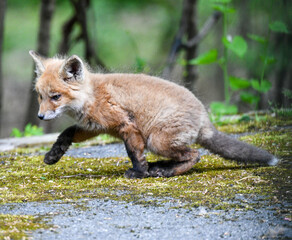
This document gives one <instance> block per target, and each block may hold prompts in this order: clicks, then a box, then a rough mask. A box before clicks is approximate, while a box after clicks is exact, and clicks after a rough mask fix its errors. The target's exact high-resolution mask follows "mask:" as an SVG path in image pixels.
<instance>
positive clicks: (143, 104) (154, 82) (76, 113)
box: [30, 51, 271, 177]
mask: <svg viewBox="0 0 292 240" xmlns="http://www.w3.org/2000/svg"><path fill="white" fill-rule="evenodd" d="M30 54H31V55H32V57H33V59H34V60H35V62H36V66H37V70H36V72H37V74H38V78H37V81H36V86H35V88H36V91H37V92H38V94H39V103H40V110H39V113H38V114H39V117H40V118H41V119H44V120H50V119H53V118H56V117H58V116H60V115H62V114H63V113H67V114H69V115H70V116H72V117H74V118H75V119H76V120H77V123H78V126H73V127H71V128H69V129H67V130H66V131H64V133H62V134H61V135H60V138H59V140H58V141H57V143H56V144H55V145H54V146H53V148H52V150H51V151H50V152H49V153H48V155H47V156H46V158H45V162H47V163H49V164H50V163H55V162H57V161H58V160H59V158H60V157H61V156H62V154H64V152H65V150H62V149H68V147H69V145H70V144H71V142H72V141H83V140H86V139H87V138H91V137H93V136H96V135H98V134H100V133H109V134H112V135H114V136H116V137H120V138H121V139H122V140H123V141H124V143H125V146H126V149H127V152H128V155H129V157H130V158H131V160H132V163H133V168H132V169H129V170H128V171H127V173H126V176H127V177H147V176H174V175H178V174H182V173H184V172H186V171H188V170H189V169H190V168H191V167H192V166H193V165H194V164H195V163H196V162H197V161H198V160H199V155H198V152H196V151H195V150H191V149H189V148H188V147H187V146H188V145H189V144H191V143H194V142H196V141H199V142H200V143H203V144H205V145H206V146H209V147H210V148H211V149H212V148H213V151H214V152H216V151H217V152H218V153H221V154H223V155H224V154H225V153H226V152H227V155H226V156H227V157H230V158H232V159H233V158H234V159H237V156H238V157H239V159H240V160H241V158H242V160H245V158H246V157H245V156H244V157H245V158H244V157H242V156H241V155H240V154H239V155H238V154H237V155H236V154H234V153H233V152H232V153H228V151H226V146H224V144H222V142H220V139H221V138H222V139H223V140H224V139H225V140H226V142H228V143H229V142H230V141H231V140H230V141H229V138H226V137H225V136H223V135H222V134H217V130H216V129H215V128H214V127H213V125H212V124H211V123H210V121H209V118H208V114H207V112H206V111H205V108H204V106H203V105H202V103H201V102H200V101H199V100H198V99H197V98H196V97H195V96H194V95H193V94H192V93H191V92H190V91H188V90H187V89H186V88H184V87H181V86H178V85H176V84H174V83H171V82H169V81H166V80H163V79H161V78H158V77H153V76H148V75H144V74H118V73H117V74H98V73H91V72H90V71H89V70H88V69H87V68H86V64H84V63H83V62H82V60H81V59H80V58H79V57H77V56H72V57H70V58H68V59H59V58H49V59H44V58H42V57H40V56H39V55H37V54H36V53H35V52H32V51H31V52H30ZM68 136H69V137H68ZM214 137H220V139H219V140H218V141H217V139H215V138H214ZM64 143H66V144H65V145H66V146H65V145H64ZM213 143H215V145H216V146H213V145H214V144H213ZM236 146H240V143H239V144H237V145H236ZM244 146H245V145H244ZM146 148H147V149H149V150H150V151H152V152H154V153H157V154H159V155H162V156H165V157H168V158H171V159H172V160H173V161H175V162H169V165H168V166H166V165H165V164H160V163H158V164H157V165H153V164H150V165H149V164H148V163H147V162H146V160H145V156H144V149H146ZM239 148H240V147H239ZM227 149H228V147H227ZM249 149H250V148H249V147H247V150H249ZM253 150H254V149H253ZM58 151H59V152H58ZM236 151H237V150H236ZM254 151H255V152H257V150H254ZM263 156H264V157H268V158H271V156H270V155H265V154H263ZM256 157H258V156H256ZM268 160H271V159H268ZM256 161H259V162H260V160H256Z"/></svg>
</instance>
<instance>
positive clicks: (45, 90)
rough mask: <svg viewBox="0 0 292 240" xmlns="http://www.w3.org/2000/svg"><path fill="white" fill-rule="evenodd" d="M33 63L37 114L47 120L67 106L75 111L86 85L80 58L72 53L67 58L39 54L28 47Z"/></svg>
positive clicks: (81, 103) (80, 102)
mask: <svg viewBox="0 0 292 240" xmlns="http://www.w3.org/2000/svg"><path fill="white" fill-rule="evenodd" d="M29 54H30V55H31V56H32V58H33V60H34V61H35V64H36V74H37V79H36V84H35V89H36V91H37V93H38V101H39V104H40V108H39V112H38V117H39V118H40V119H42V120H50V119H54V118H56V117H58V116H60V115H61V114H62V113H64V112H66V111H68V110H71V111H78V109H80V108H82V106H83V104H84V101H82V97H81V99H80V96H82V95H84V94H82V92H84V90H85V89H87V88H86V87H85V85H86V74H87V71H86V68H85V66H84V64H83V62H82V60H81V59H80V58H79V57H78V56H76V55H73V56H71V57H69V58H67V59H60V58H47V59H46V58H43V57H41V56H40V55H39V54H37V53H36V52H34V51H30V52H29Z"/></svg>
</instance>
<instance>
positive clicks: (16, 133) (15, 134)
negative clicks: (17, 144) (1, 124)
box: [10, 128, 23, 137]
mask: <svg viewBox="0 0 292 240" xmlns="http://www.w3.org/2000/svg"><path fill="white" fill-rule="evenodd" d="M10 135H11V137H22V136H23V134H22V132H21V131H20V130H19V129H18V128H13V129H12V132H11V134H10Z"/></svg>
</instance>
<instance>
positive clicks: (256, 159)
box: [198, 127, 279, 166]
mask: <svg viewBox="0 0 292 240" xmlns="http://www.w3.org/2000/svg"><path fill="white" fill-rule="evenodd" d="M212 131H213V134H212V137H204V136H201V137H200V138H199V139H198V142H199V143H200V144H201V145H202V146H203V147H205V148H207V149H209V150H210V151H211V152H213V153H215V154H219V155H220V156H222V157H224V158H228V159H231V160H236V161H239V162H244V163H247V162H251V163H259V164H262V165H270V166H274V165H276V164H277V163H278V161H279V160H278V159H277V158H276V157H275V156H273V155H272V154H270V153H268V152H267V151H266V150H263V149H260V148H257V147H255V146H252V145H249V144H247V143H245V142H241V141H239V140H237V139H234V138H232V137H230V136H228V135H226V134H224V133H222V132H219V131H217V130H216V129H215V128H214V127H213V128H212Z"/></svg>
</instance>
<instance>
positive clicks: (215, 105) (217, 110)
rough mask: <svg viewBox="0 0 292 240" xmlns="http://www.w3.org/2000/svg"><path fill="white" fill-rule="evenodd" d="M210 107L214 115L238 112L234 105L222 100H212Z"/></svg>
mask: <svg viewBox="0 0 292 240" xmlns="http://www.w3.org/2000/svg"><path fill="white" fill-rule="evenodd" d="M210 108H211V111H212V113H213V114H215V115H226V114H236V113H237V112H238V108H237V106H236V105H229V104H225V103H222V102H212V103H211V104H210Z"/></svg>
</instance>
